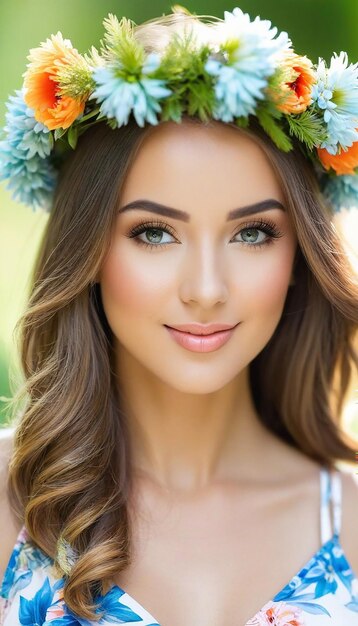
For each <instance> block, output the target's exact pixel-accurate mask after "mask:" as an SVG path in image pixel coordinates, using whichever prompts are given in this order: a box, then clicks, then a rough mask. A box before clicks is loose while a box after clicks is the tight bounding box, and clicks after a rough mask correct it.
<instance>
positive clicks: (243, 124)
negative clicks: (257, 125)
mask: <svg viewBox="0 0 358 626" xmlns="http://www.w3.org/2000/svg"><path fill="white" fill-rule="evenodd" d="M235 124H236V125H237V126H240V128H247V127H248V126H249V118H248V117H244V116H241V117H237V118H236V119H235Z"/></svg>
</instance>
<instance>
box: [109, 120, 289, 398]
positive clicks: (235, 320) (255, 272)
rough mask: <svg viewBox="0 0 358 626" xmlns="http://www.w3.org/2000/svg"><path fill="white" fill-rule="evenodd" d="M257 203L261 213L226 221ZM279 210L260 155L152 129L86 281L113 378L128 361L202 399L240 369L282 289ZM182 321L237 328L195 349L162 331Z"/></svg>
mask: <svg viewBox="0 0 358 626" xmlns="http://www.w3.org/2000/svg"><path fill="white" fill-rule="evenodd" d="M267 200H270V202H268V203H267V208H266V209H265V210H264V211H263V212H257V213H256V214H252V211H253V210H254V209H252V210H251V211H249V210H247V213H251V214H246V215H241V216H240V215H236V216H234V218H232V216H230V213H232V212H234V211H235V210H237V209H240V208H241V209H243V208H244V207H248V206H249V205H256V204H257V203H262V202H264V201H267ZM128 204H130V206H131V208H128V209H127V210H123V209H124V207H126V205H128ZM280 204H281V205H282V207H283V208H280ZM167 207H169V209H168V208H167ZM285 208H286V209H287V207H286V206H285V201H284V197H283V193H282V191H281V188H280V184H279V181H278V179H277V178H276V175H275V173H274V170H273V168H272V165H271V164H270V162H269V160H268V158H267V157H266V155H265V153H264V152H263V150H262V149H261V148H260V147H259V146H258V145H257V144H256V143H255V142H254V141H253V140H252V139H251V138H249V137H247V136H245V135H243V134H242V133H240V132H237V131H236V129H234V128H230V127H229V126H226V125H225V124H219V123H214V124H213V125H212V126H211V127H205V126H204V125H200V126H193V125H190V124H184V123H183V124H181V125H179V124H176V123H174V122H168V123H164V124H161V125H159V126H158V127H155V128H154V129H152V131H151V133H150V134H149V135H148V136H147V137H146V138H145V140H144V142H143V144H142V145H141V147H140V150H139V152H138V154H137V156H136V158H135V161H134V163H133V165H132V166H131V169H130V171H129V173H128V175H127V178H126V181H125V185H124V188H123V192H122V195H121V201H120V207H119V211H118V216H117V221H116V227H115V232H114V235H113V241H112V245H111V247H110V249H109V251H108V255H107V257H106V259H105V262H104V263H103V265H102V268H101V272H100V274H99V276H98V281H99V283H100V288H101V295H102V302H103V307H104V311H105V313H106V316H107V320H108V323H109V325H110V327H111V329H112V331H113V333H114V337H115V347H116V353H117V356H118V362H117V363H118V364H120V367H121V370H122V371H121V376H120V378H122V377H123V374H124V375H125V373H126V371H129V369H128V370H126V365H128V366H129V365H130V367H131V368H133V366H134V367H136V368H138V370H136V371H138V373H139V372H140V371H141V372H142V374H144V375H146V376H154V377H156V378H157V379H158V378H159V379H160V380H161V381H163V382H165V383H166V384H168V385H170V386H171V387H174V388H176V389H178V390H182V391H185V392H187V393H210V392H213V391H215V390H217V389H220V388H221V387H223V386H224V385H225V384H227V383H229V382H230V381H232V380H233V379H234V378H235V377H236V376H238V375H239V374H240V373H241V372H242V371H243V370H244V368H246V367H247V366H248V365H249V363H250V362H251V361H252V360H253V359H254V358H255V357H256V355H257V354H258V353H259V352H261V350H262V349H263V348H264V347H265V345H266V344H267V342H268V341H269V339H270V337H271V336H272V334H273V333H274V331H275V328H276V326H277V324H278V322H279V320H280V317H281V314H282V310H283V306H284V302H285V298H286V295H287V290H288V287H289V282H290V278H291V273H292V268H293V260H294V255H295V250H296V245H297V240H296V234H295V231H294V229H293V226H292V224H291V220H290V216H289V213H288V210H284V209H285ZM121 209H122V211H121ZM146 209H147V210H146ZM149 209H151V210H149ZM152 210H153V211H154V212H152ZM260 220H261V221H262V222H263V223H257V222H258V221H260ZM188 323H199V324H206V325H207V324H211V323H221V324H230V325H232V326H234V325H237V326H236V327H235V328H234V330H233V331H231V336H230V338H229V339H228V340H227V341H226V343H224V344H222V345H217V344H214V345H212V346H211V348H210V346H209V348H207V349H208V350H209V351H204V352H203V351H193V350H192V349H189V347H185V346H183V345H182V344H181V343H178V342H177V341H176V340H175V339H174V337H173V334H172V332H171V331H170V330H168V328H167V326H169V327H173V326H177V325H180V324H188ZM177 337H184V336H183V335H182V334H180V333H179V334H177ZM184 339H185V337H184ZM195 341H196V342H197V343H200V340H199V339H197V340H195ZM132 371H133V369H131V372H132Z"/></svg>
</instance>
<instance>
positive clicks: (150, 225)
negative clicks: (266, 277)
mask: <svg viewBox="0 0 358 626" xmlns="http://www.w3.org/2000/svg"><path fill="white" fill-rule="evenodd" d="M250 228H255V229H258V230H261V231H263V232H264V233H265V234H266V235H268V238H267V239H265V240H264V241H261V242H260V243H254V244H251V243H248V242H247V241H240V242H239V243H242V244H244V245H245V246H249V247H250V248H261V246H265V245H270V244H272V243H273V242H274V240H275V239H279V238H280V237H282V235H283V233H282V232H280V231H279V230H278V228H277V227H276V225H275V224H274V222H271V221H270V220H266V221H265V220H263V219H258V220H256V221H255V222H250V223H249V224H245V225H243V226H241V228H240V230H239V231H238V232H237V233H235V235H234V237H236V235H238V234H239V233H240V232H241V230H250ZM151 229H155V230H163V231H164V232H166V233H168V234H169V235H172V236H173V237H175V235H174V232H173V229H172V228H171V227H170V226H169V225H168V224H166V223H165V222H162V221H160V220H153V221H151V222H145V221H143V222H140V223H139V224H137V225H136V226H134V228H132V229H131V230H130V231H129V234H128V235H127V237H129V238H130V239H134V240H135V242H136V243H137V244H139V245H143V246H146V247H149V248H163V247H165V246H167V245H170V244H169V243H164V244H162V243H148V242H146V241H142V240H141V239H137V237H138V235H141V234H142V233H145V232H146V231H147V230H151Z"/></svg>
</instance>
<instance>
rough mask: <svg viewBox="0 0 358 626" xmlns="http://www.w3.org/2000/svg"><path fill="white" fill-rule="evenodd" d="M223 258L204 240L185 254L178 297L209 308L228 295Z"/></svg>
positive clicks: (222, 300)
mask: <svg viewBox="0 0 358 626" xmlns="http://www.w3.org/2000/svg"><path fill="white" fill-rule="evenodd" d="M227 280H228V276H227V272H226V271H225V259H224V255H223V253H222V252H221V255H220V254H219V252H218V250H217V249H215V246H214V245H211V244H209V242H207V241H205V242H203V244H202V245H201V246H200V247H198V248H196V249H195V250H193V251H192V253H190V254H187V256H186V259H185V264H184V268H183V274H182V278H181V283H180V297H181V300H182V301H183V302H185V303H189V302H196V303H197V304H198V305H200V307H201V308H202V309H210V308H212V307H213V306H214V305H215V304H217V303H219V302H225V301H226V300H227V297H228V291H229V290H228V285H227Z"/></svg>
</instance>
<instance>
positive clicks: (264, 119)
mask: <svg viewBox="0 0 358 626" xmlns="http://www.w3.org/2000/svg"><path fill="white" fill-rule="evenodd" d="M256 115H257V118H258V120H259V122H260V124H261V126H262V128H263V129H264V131H265V132H266V133H267V134H268V135H269V136H270V137H271V139H272V141H273V142H274V143H275V144H276V146H277V147H278V148H279V149H280V150H283V152H290V150H292V148H293V145H292V141H291V140H290V138H289V137H288V136H287V135H286V133H285V132H284V130H283V129H282V128H281V126H280V125H279V124H278V123H277V122H276V121H275V119H274V118H273V116H272V114H271V113H269V112H268V111H267V110H265V109H264V108H263V107H261V108H260V107H259V108H258V109H257V111H256Z"/></svg>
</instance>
